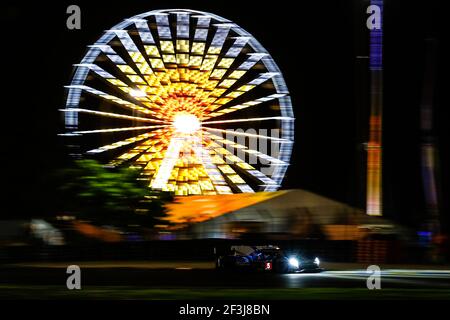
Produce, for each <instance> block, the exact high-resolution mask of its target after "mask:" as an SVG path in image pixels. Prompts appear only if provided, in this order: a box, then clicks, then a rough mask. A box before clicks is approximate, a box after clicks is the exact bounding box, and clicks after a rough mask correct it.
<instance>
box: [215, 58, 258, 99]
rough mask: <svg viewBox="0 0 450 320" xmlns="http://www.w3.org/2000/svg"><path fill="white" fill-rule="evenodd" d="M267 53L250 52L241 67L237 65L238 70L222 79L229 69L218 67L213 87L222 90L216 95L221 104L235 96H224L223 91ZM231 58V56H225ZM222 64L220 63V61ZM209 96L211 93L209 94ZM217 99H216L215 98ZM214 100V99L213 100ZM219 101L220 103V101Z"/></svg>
mask: <svg viewBox="0 0 450 320" xmlns="http://www.w3.org/2000/svg"><path fill="white" fill-rule="evenodd" d="M265 55H266V54H265V53H250V54H248V55H247V56H248V57H247V59H246V61H244V62H243V63H242V64H241V65H240V66H239V67H237V69H236V70H234V71H233V72H231V73H230V74H229V75H228V76H227V77H226V78H225V79H223V80H222V77H223V76H224V74H225V73H226V72H227V71H228V68H229V66H228V67H225V68H216V69H214V71H213V72H212V74H211V76H214V74H215V73H216V72H217V73H218V74H217V76H216V79H217V80H216V81H215V82H214V84H215V85H213V87H212V88H211V90H212V92H214V90H215V89H216V88H218V91H219V92H220V94H219V95H217V96H214V97H215V98H216V99H217V100H219V102H220V104H225V103H227V102H229V101H231V100H232V99H233V97H227V96H225V97H222V95H223V93H225V91H227V90H228V89H229V88H230V87H231V86H233V85H234V84H235V83H236V82H237V81H238V80H239V79H240V78H242V77H243V76H244V75H245V74H246V73H247V71H248V70H250V69H251V68H252V67H253V66H254V65H255V64H256V63H257V62H258V61H259V60H260V59H261V58H262V57H263V56H265ZM225 59H230V58H225ZM219 66H220V63H219ZM207 97H209V95H207ZM214 100H215V99H214ZM213 102H214V101H213ZM219 102H218V103H219Z"/></svg>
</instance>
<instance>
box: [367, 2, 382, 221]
mask: <svg viewBox="0 0 450 320" xmlns="http://www.w3.org/2000/svg"><path fill="white" fill-rule="evenodd" d="M370 5H371V6H370V7H369V8H373V10H374V11H373V12H374V13H376V12H375V9H377V10H378V9H379V18H380V21H378V25H376V26H374V27H373V28H371V29H370V44H369V46H370V48H369V50H370V56H369V69H370V117H369V141H368V144H367V198H366V212H367V214H368V215H373V216H381V215H382V214H383V207H382V111H383V56H382V53H383V21H382V16H383V0H371V1H370ZM368 12H370V11H369V10H368Z"/></svg>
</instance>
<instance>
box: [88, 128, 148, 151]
mask: <svg viewBox="0 0 450 320" xmlns="http://www.w3.org/2000/svg"><path fill="white" fill-rule="evenodd" d="M153 136H154V133H153V132H152V133H149V132H147V133H144V134H140V135H137V136H134V137H131V138H127V139H124V140H119V141H116V142H113V143H111V144H107V145H104V146H101V147H98V148H95V149H91V150H89V151H87V152H86V153H87V154H98V153H102V152H106V151H110V150H114V149H117V148H120V147H123V146H126V145H129V144H132V143H135V142H139V141H145V140H147V139H149V138H151V137H153Z"/></svg>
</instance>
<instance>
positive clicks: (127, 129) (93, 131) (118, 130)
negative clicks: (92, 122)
mask: <svg viewBox="0 0 450 320" xmlns="http://www.w3.org/2000/svg"><path fill="white" fill-rule="evenodd" d="M162 127H167V125H158V126H142V127H125V128H109V129H98V130H84V131H73V132H72V134H91V133H110V132H120V131H133V130H148V129H155V128H162Z"/></svg>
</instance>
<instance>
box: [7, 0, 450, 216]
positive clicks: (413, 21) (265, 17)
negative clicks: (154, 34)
mask: <svg viewBox="0 0 450 320" xmlns="http://www.w3.org/2000/svg"><path fill="white" fill-rule="evenodd" d="M294 3H295V2H294V1H272V2H267V3H265V2H262V1H193V0H192V1H170V0H166V1H155V0H151V1H132V0H128V1H121V2H111V1H58V3H55V2H48V3H47V4H43V3H41V2H39V3H36V2H33V3H32V4H27V3H18V2H17V1H6V2H5V1H2V3H1V4H0V23H1V27H2V41H3V45H2V48H1V55H2V60H1V61H2V77H1V78H2V86H1V89H2V111H1V119H2V124H1V126H0V127H1V132H2V136H1V137H2V148H0V150H1V161H2V169H3V170H2V171H3V174H2V176H1V177H2V180H3V181H2V186H3V188H2V191H1V204H0V205H1V207H0V212H1V215H2V216H4V217H19V216H28V215H40V214H41V213H44V212H48V211H51V210H53V207H52V201H53V199H54V196H55V193H54V189H55V188H56V186H55V185H54V184H53V183H52V179H51V176H52V174H53V172H54V171H55V169H56V168H59V167H61V166H62V165H63V164H64V162H65V160H66V155H65V153H64V151H63V147H62V145H61V142H60V141H59V138H58V137H57V133H59V132H62V131H63V123H62V118H61V115H60V114H59V112H58V111H57V110H58V109H59V108H62V107H64V102H65V89H64V88H63V86H64V85H67V84H69V83H70V79H71V74H72V64H75V63H78V62H79V61H80V60H81V58H82V57H83V55H84V53H85V50H86V46H87V45H90V44H93V43H94V42H95V41H96V40H97V39H98V37H100V35H101V34H102V32H103V30H105V29H108V28H110V27H112V26H113V25H115V24H116V23H118V22H120V21H121V20H123V19H125V18H128V17H131V16H133V15H136V14H139V13H142V12H145V11H150V10H154V9H168V8H189V9H196V10H201V11H207V12H211V13H215V14H218V15H220V16H223V17H225V18H227V19H229V20H231V21H233V22H235V23H237V24H238V25H240V26H241V27H243V28H244V29H245V30H247V31H248V32H250V33H251V34H253V36H254V37H255V38H256V39H257V40H259V41H260V42H261V44H262V45H263V46H264V47H265V48H266V49H267V50H268V51H269V53H270V54H271V55H272V57H273V58H274V60H275V61H276V62H277V64H278V65H279V67H280V69H281V71H282V72H283V75H284V77H285V80H286V83H287V85H288V88H289V90H290V93H291V97H292V103H293V107H294V113H295V117H296V124H295V125H296V128H295V130H296V131H295V132H296V136H295V146H294V152H293V156H292V161H291V163H292V165H291V167H290V168H289V170H288V173H287V176H286V177H285V181H284V186H283V187H284V188H302V189H307V190H310V191H313V192H316V193H319V194H321V195H324V196H327V197H330V198H333V199H336V200H339V201H343V202H346V203H349V204H352V205H356V206H361V205H362V203H363V200H364V199H363V194H364V192H363V189H362V187H363V186H364V181H363V179H362V178H361V177H363V178H364V174H365V172H364V165H363V155H364V150H363V146H362V142H364V141H366V140H365V139H366V137H365V135H366V134H367V124H368V119H367V109H368V103H367V96H366V91H365V90H367V77H368V74H367V68H366V67H365V66H364V64H365V63H366V62H364V59H357V58H356V56H367V55H368V47H367V30H366V29H365V19H366V14H365V9H364V8H365V7H366V5H364V3H366V2H365V1H355V0H341V1H336V0H334V1H331V0H330V1H301V2H299V3H301V5H297V4H296V3H295V4H294ZM70 4H78V5H79V6H80V7H81V10H82V28H81V30H68V29H67V28H66V18H67V14H66V13H65V12H66V8H67V6H68V5H70ZM444 14H445V12H444V10H443V9H442V8H441V7H440V5H439V2H438V1H426V2H425V1H424V2H421V6H420V7H419V6H415V5H412V4H411V2H410V1H404V0H391V1H386V2H385V18H384V34H385V39H384V40H385V41H384V67H385V68H384V70H385V72H384V135H383V141H384V149H383V151H384V159H383V160H384V164H383V178H384V208H385V215H386V217H388V218H392V219H394V220H396V221H399V222H402V223H406V224H411V225H420V224H421V223H422V222H423V221H424V219H425V216H424V212H425V203H424V196H423V186H422V180H421V169H420V141H421V132H420V112H419V110H420V102H421V98H422V96H421V95H422V88H423V78H424V73H425V70H424V69H425V52H426V51H425V40H426V39H435V40H436V41H437V43H438V47H439V49H438V51H437V56H436V59H435V61H434V62H435V63H436V67H437V70H438V72H437V74H436V77H435V80H434V81H435V82H434V84H435V86H434V88H435V90H434V101H433V106H434V112H435V116H436V121H435V138H436V142H437V144H438V146H439V172H440V173H439V176H438V178H439V182H440V201H441V202H440V205H441V208H440V210H441V213H442V215H443V216H444V217H446V216H448V214H449V211H450V200H449V199H450V197H449V195H450V184H449V181H450V179H449V177H450V173H449V169H450V168H449V165H448V164H449V163H450V158H449V156H450V155H449V151H450V147H449V137H450V132H449V131H450V130H449V123H450V118H449V113H448V112H447V110H446V109H447V108H448V107H449V105H450V104H449V97H448V92H450V90H449V88H448V85H447V83H446V81H445V80H446V77H447V74H448V71H449V62H448V60H449V59H448V57H449V56H450V55H449V51H448V43H449V39H450V37H448V34H445V33H444V29H443V27H444V22H445V18H446V17H445V15H444ZM446 219H447V220H446V221H448V218H446Z"/></svg>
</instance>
